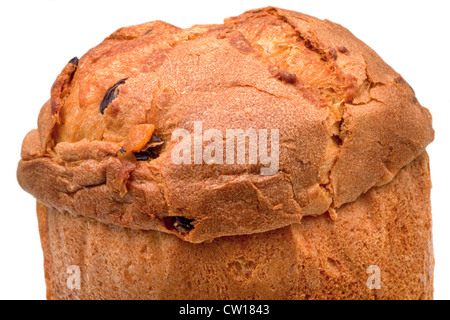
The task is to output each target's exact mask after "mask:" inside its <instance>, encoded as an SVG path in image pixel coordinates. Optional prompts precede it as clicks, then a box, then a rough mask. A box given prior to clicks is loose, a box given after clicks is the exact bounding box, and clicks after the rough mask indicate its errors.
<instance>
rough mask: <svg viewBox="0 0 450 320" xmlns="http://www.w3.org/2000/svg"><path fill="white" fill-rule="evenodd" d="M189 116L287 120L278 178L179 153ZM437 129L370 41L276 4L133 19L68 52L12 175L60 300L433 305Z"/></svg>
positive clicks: (235, 124) (276, 125)
mask: <svg viewBox="0 0 450 320" xmlns="http://www.w3.org/2000/svg"><path fill="white" fill-rule="evenodd" d="M195 121H200V122H201V123H202V129H203V130H204V131H205V130H208V129H217V130H219V131H221V132H225V131H226V130H227V129H242V130H244V131H245V130H247V129H250V128H253V129H268V130H269V131H270V130H272V129H277V130H279V139H280V144H279V147H280V150H279V151H280V159H279V160H280V165H279V171H278V172H277V173H276V174H274V175H261V174H260V172H261V171H260V170H261V164H220V165H219V164H214V165H212V164H191V165H187V164H183V165H179V164H175V163H174V162H173V161H172V159H171V153H172V150H174V148H176V146H177V142H176V141H175V142H172V141H171V136H172V133H173V132H174V130H175V129H177V128H182V129H186V130H188V131H189V132H191V133H192V132H193V128H194V122H195ZM433 138H434V131H433V129H432V125H431V116H430V113H429V112H428V110H427V109H426V108H424V107H422V106H421V105H420V103H419V102H418V100H417V99H416V97H415V94H414V91H413V90H412V88H411V87H410V86H409V85H408V83H407V82H406V81H405V80H404V79H403V78H402V77H401V76H400V75H399V74H398V73H396V72H395V71H394V70H393V69H392V68H391V67H389V66H388V65H387V64H386V63H385V62H384V61H383V60H382V59H381V58H380V57H379V56H378V55H377V54H376V53H375V52H374V51H373V50H372V49H370V48H369V47H368V46H367V45H366V44H364V43H363V42H361V41H360V40H359V39H357V38H356V37H355V36H353V35H352V34H351V33H350V32H349V31H348V30H347V29H345V28H344V27H342V26H340V25H338V24H335V23H333V22H330V21H328V20H319V19H316V18H313V17H310V16H307V15H304V14H301V13H297V12H292V11H287V10H283V9H279V8H274V7H268V8H263V9H258V10H251V11H248V12H245V13H243V14H242V15H240V16H237V17H233V18H228V19H225V21H224V23H223V24H217V25H196V26H193V27H191V28H188V29H180V28H177V27H175V26H173V25H170V24H167V23H165V22H161V21H154V22H149V23H145V24H141V25H137V26H131V27H125V28H122V29H119V30H117V31H116V32H114V33H113V34H112V35H110V36H109V37H107V38H106V39H105V40H104V41H103V42H102V43H100V44H99V45H98V46H96V47H94V48H93V49H91V50H89V51H88V52H87V53H86V54H85V55H84V56H82V57H81V58H80V59H78V58H74V59H72V60H70V62H69V63H68V64H67V65H66V66H65V67H64V69H63V70H62V72H61V73H60V75H58V77H57V79H56V81H55V82H54V84H53V86H52V88H51V97H50V99H49V101H47V102H46V103H45V104H44V106H43V107H42V108H41V111H40V114H39V118H38V128H37V129H34V130H31V131H30V132H29V133H28V134H27V135H26V137H25V139H24V141H23V145H22V153H21V160H20V162H19V165H18V171H17V178H18V181H19V183H20V185H21V186H22V187H23V188H24V189H25V190H26V191H27V192H29V193H31V194H32V195H33V196H34V197H35V198H36V199H37V201H38V207H37V211H38V218H39V227H40V234H41V241H42V247H43V251H44V258H45V272H46V281H47V294H48V298H50V299H78V298H81V299H100V298H101V299H138V298H140V299H147V298H148V299H210V298H212V299H431V298H432V296H433V282H432V281H433V266H434V260H433V250H432V236H431V209H430V195H429V192H430V188H431V183H430V177H429V168H428V156H427V154H426V151H425V148H426V146H427V145H428V144H429V143H430V142H431V141H432V140H433ZM207 144H208V142H207V141H203V147H205V146H206V145H207ZM247 151H248V150H247ZM247 156H249V155H248V154H247ZM70 265H75V266H78V267H79V268H80V270H81V277H82V279H81V280H82V281H81V288H80V289H79V290H70V289H69V287H68V286H67V284H66V278H67V271H66V270H67V267H68V266H70ZM372 265H375V266H378V267H379V268H380V270H381V277H382V280H381V281H382V286H381V289H377V290H371V289H369V288H368V287H367V285H366V282H365V279H367V277H368V274H367V268H368V267H370V266H372Z"/></svg>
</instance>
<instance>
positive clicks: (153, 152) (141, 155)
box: [121, 134, 163, 161]
mask: <svg viewBox="0 0 450 320" xmlns="http://www.w3.org/2000/svg"><path fill="white" fill-rule="evenodd" d="M161 142H163V140H162V139H161V137H160V136H158V135H157V134H154V135H153V136H152V138H151V139H150V147H148V148H147V150H145V151H141V152H136V153H135V154H134V156H135V157H136V160H137V161H147V160H149V159H156V158H158V157H159V155H160V153H161V149H162V143H161ZM158 143H160V144H158ZM154 144H157V145H154ZM121 150H123V147H122V149H121Z"/></svg>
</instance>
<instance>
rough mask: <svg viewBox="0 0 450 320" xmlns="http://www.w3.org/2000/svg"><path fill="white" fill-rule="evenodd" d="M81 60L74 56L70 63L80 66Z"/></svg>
mask: <svg viewBox="0 0 450 320" xmlns="http://www.w3.org/2000/svg"><path fill="white" fill-rule="evenodd" d="M79 61H80V60H79V59H78V58H77V57H73V58H72V59H71V60H70V61H69V63H71V64H73V65H74V66H78V62H79Z"/></svg>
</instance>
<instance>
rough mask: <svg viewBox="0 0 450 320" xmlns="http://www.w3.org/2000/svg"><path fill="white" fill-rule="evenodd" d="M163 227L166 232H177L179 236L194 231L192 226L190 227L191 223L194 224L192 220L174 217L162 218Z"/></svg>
mask: <svg viewBox="0 0 450 320" xmlns="http://www.w3.org/2000/svg"><path fill="white" fill-rule="evenodd" d="M163 222H164V226H165V227H166V228H167V229H168V230H174V229H175V230H177V231H178V232H179V233H181V234H187V233H189V232H190V231H191V230H192V229H194V226H193V225H192V222H194V219H188V218H185V217H181V216H174V217H164V218H163Z"/></svg>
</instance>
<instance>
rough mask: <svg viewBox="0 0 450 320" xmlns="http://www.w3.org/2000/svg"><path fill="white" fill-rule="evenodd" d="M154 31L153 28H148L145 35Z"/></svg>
mask: <svg viewBox="0 0 450 320" xmlns="http://www.w3.org/2000/svg"><path fill="white" fill-rule="evenodd" d="M152 31H153V30H152V29H148V30H147V31H146V32H145V33H144V36H145V35H146V34H149V33H151V32H152Z"/></svg>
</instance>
